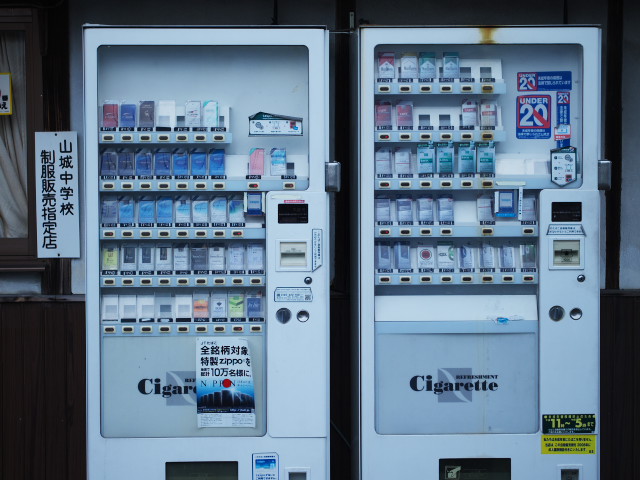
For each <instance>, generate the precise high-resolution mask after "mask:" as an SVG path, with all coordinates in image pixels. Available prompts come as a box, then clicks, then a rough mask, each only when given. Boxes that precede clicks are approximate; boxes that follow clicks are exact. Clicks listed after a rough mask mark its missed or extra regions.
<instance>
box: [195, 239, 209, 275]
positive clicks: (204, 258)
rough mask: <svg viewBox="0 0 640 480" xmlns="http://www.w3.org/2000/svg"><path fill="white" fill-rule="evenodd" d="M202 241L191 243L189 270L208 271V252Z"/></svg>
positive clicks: (206, 272)
mask: <svg viewBox="0 0 640 480" xmlns="http://www.w3.org/2000/svg"><path fill="white" fill-rule="evenodd" d="M207 250H208V249H207V247H206V246H205V245H204V244H203V243H194V244H192V245H191V270H193V271H194V272H195V273H197V274H198V273H199V274H203V273H204V274H208V273H209V252H208V251H207Z"/></svg>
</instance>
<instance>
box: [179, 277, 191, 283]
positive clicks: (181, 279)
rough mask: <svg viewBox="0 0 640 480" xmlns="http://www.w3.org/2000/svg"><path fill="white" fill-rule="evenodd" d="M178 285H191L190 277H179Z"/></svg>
mask: <svg viewBox="0 0 640 480" xmlns="http://www.w3.org/2000/svg"><path fill="white" fill-rule="evenodd" d="M178 285H189V279H188V278H179V279H178Z"/></svg>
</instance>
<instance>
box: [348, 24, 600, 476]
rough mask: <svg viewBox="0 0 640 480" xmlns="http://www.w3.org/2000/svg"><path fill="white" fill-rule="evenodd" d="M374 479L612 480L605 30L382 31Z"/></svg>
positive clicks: (367, 404)
mask: <svg viewBox="0 0 640 480" xmlns="http://www.w3.org/2000/svg"><path fill="white" fill-rule="evenodd" d="M359 42H360V43H359V56H360V62H359V67H360V72H359V75H360V76H359V87H360V88H359V90H360V95H359V112H360V126H359V142H360V143H359V145H360V147H359V153H360V155H359V185H358V187H359V192H358V195H359V201H360V203H359V205H358V210H357V212H358V222H359V224H358V231H359V238H358V239H357V252H358V258H357V261H358V268H357V271H358V272H359V276H358V293H359V302H358V305H357V308H358V315H357V318H358V321H359V324H358V329H359V340H360V341H359V347H360V349H359V352H358V357H357V362H356V365H357V372H358V375H359V391H360V402H359V408H360V412H359V417H358V418H359V425H358V429H359V431H358V434H359V449H358V455H359V457H358V467H359V472H360V478H362V479H364V480H376V479H389V478H403V479H433V480H435V479H438V480H471V479H474V480H541V479H544V480H596V479H597V478H598V441H597V440H598V429H599V424H598V423H599V416H598V408H599V400H598V399H599V393H598V392H599V255H600V247H599V238H600V221H599V213H600V193H599V192H598V164H599V163H598V159H599V158H600V155H601V125H600V105H601V98H600V89H601V86H600V65H601V58H600V31H599V29H597V28H592V27H570V28H553V27H548V28H547V27H544V28H543V27H535V28H533V27H532V28H509V27H505V28H393V27H390V28H388V27H364V28H362V29H361V30H360V39H359Z"/></svg>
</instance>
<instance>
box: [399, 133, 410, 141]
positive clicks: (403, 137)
mask: <svg viewBox="0 0 640 480" xmlns="http://www.w3.org/2000/svg"><path fill="white" fill-rule="evenodd" d="M400 140H403V141H407V140H411V134H410V133H401V134H400Z"/></svg>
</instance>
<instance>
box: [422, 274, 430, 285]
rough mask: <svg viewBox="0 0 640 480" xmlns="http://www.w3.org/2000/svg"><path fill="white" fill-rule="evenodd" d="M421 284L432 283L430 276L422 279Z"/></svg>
mask: <svg viewBox="0 0 640 480" xmlns="http://www.w3.org/2000/svg"><path fill="white" fill-rule="evenodd" d="M420 283H431V277H430V276H422V277H420Z"/></svg>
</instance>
